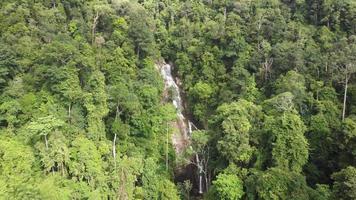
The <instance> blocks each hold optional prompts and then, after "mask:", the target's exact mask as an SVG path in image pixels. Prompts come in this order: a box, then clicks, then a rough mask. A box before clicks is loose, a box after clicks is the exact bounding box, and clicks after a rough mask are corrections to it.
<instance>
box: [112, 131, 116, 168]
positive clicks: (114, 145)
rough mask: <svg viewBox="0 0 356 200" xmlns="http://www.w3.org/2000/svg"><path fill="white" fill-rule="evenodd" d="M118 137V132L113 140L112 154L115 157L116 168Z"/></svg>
mask: <svg viewBox="0 0 356 200" xmlns="http://www.w3.org/2000/svg"><path fill="white" fill-rule="evenodd" d="M116 138H117V134H116V133H115V136H114V141H113V142H112V156H113V157H114V166H115V170H116Z"/></svg>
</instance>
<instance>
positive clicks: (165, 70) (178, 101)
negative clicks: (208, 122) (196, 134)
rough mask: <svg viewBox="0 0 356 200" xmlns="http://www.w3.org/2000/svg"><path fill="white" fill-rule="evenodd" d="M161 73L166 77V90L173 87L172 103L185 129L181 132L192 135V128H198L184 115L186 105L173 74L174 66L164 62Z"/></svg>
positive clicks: (185, 135) (186, 135)
mask: <svg viewBox="0 0 356 200" xmlns="http://www.w3.org/2000/svg"><path fill="white" fill-rule="evenodd" d="M161 75H162V77H163V79H164V84H165V91H168V90H169V89H172V103H173V105H174V107H175V108H176V111H177V116H178V120H179V121H180V122H181V123H182V126H183V127H182V128H183V130H181V132H182V133H183V134H184V137H190V136H191V133H192V128H193V127H194V128H195V129H196V126H195V125H194V124H193V123H192V122H191V121H189V120H188V119H186V117H185V116H184V115H183V110H184V107H183V102H182V97H181V92H180V88H179V87H178V85H177V83H176V82H175V81H174V78H173V75H172V66H171V65H169V64H164V65H163V66H162V67H161Z"/></svg>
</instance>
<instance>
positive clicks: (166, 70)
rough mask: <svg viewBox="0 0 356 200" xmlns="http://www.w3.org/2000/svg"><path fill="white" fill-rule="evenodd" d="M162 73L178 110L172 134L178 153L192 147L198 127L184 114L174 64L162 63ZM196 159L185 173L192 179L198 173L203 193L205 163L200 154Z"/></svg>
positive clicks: (165, 93)
mask: <svg viewBox="0 0 356 200" xmlns="http://www.w3.org/2000/svg"><path fill="white" fill-rule="evenodd" d="M160 73H161V75H162V77H163V79H164V84H165V87H164V96H165V97H166V99H167V97H169V96H170V95H171V100H172V103H173V105H174V107H175V108H176V111H177V121H176V123H175V124H174V126H176V127H177V128H178V130H179V131H178V132H177V131H175V133H174V134H173V135H172V144H173V147H174V149H175V152H176V154H177V155H179V154H182V153H183V152H184V150H185V149H187V148H191V146H190V143H191V140H190V138H191V134H192V131H193V130H196V129H198V128H197V127H196V126H195V125H194V123H193V122H191V121H190V120H189V119H188V117H186V116H185V115H184V104H183V100H182V96H181V90H180V88H179V86H178V85H177V82H178V81H177V80H175V78H174V77H173V75H172V66H171V65H170V64H166V63H163V64H162V65H160ZM192 160H194V161H192V162H191V164H194V166H195V167H189V166H186V168H185V171H186V172H185V173H186V174H188V175H186V176H190V177H187V178H189V179H190V180H194V177H195V175H197V178H198V180H197V183H196V184H194V185H196V186H197V189H198V193H199V194H203V165H202V163H201V161H200V159H199V155H198V154H196V155H195V156H194V158H193V159H192Z"/></svg>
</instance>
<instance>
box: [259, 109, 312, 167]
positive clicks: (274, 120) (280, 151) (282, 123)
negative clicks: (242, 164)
mask: <svg viewBox="0 0 356 200" xmlns="http://www.w3.org/2000/svg"><path fill="white" fill-rule="evenodd" d="M265 130H266V131H269V132H270V134H271V136H270V137H271V138H272V140H273V143H272V159H273V161H274V165H275V166H277V167H279V168H282V169H284V170H291V171H295V172H300V171H301V170H302V167H303V165H304V164H305V163H306V162H307V160H308V142H307V140H306V138H305V137H304V132H305V130H306V127H305V125H304V123H303V121H302V120H301V119H300V117H299V116H298V115H297V114H293V113H284V114H282V116H273V117H272V116H271V117H268V118H267V119H266V122H265Z"/></svg>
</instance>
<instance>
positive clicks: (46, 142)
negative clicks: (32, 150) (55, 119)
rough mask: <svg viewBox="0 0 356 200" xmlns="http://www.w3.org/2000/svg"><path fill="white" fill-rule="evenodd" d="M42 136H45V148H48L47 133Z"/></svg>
mask: <svg viewBox="0 0 356 200" xmlns="http://www.w3.org/2000/svg"><path fill="white" fill-rule="evenodd" d="M44 138H45V144H46V150H48V140H47V135H44Z"/></svg>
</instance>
